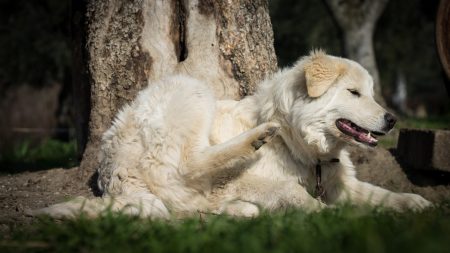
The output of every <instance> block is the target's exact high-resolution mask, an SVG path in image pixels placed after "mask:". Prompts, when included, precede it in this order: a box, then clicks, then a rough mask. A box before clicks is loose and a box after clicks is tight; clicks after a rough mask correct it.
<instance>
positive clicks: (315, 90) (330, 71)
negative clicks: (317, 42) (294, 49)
mask: <svg viewBox="0 0 450 253" xmlns="http://www.w3.org/2000/svg"><path fill="white" fill-rule="evenodd" d="M344 70H345V67H344V66H343V64H342V63H341V62H339V60H338V59H333V58H331V57H330V56H328V55H326V54H325V53H324V52H323V51H320V50H319V51H313V52H312V53H311V55H310V56H309V57H308V58H307V60H306V63H305V65H304V71H305V79H306V89H307V91H308V95H309V96H310V97H313V98H315V97H320V96H321V95H322V94H323V93H325V92H326V91H327V90H328V88H330V86H331V85H332V84H333V83H334V82H335V81H336V80H337V79H338V77H339V76H340V75H341V74H342V73H343V72H344Z"/></svg>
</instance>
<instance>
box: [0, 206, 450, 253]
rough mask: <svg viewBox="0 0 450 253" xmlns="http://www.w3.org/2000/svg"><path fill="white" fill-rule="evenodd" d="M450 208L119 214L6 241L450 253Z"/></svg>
mask: <svg viewBox="0 0 450 253" xmlns="http://www.w3.org/2000/svg"><path fill="white" fill-rule="evenodd" d="M449 207H450V206H449V205H448V204H447V205H445V206H443V207H439V208H436V209H433V210H429V211H426V212H423V213H403V214H399V213H394V212H389V211H380V210H374V209H366V208H352V207H348V206H344V207H340V208H336V209H330V210H325V211H322V212H319V213H313V214H306V213H304V212H302V211H298V210H291V211H287V212H280V213H276V214H272V215H269V214H263V215H262V216H260V217H258V218H254V219H233V218H230V217H225V216H208V217H207V218H206V219H200V218H190V219H186V220H182V221H171V222H163V221H150V220H140V219H138V218H133V217H127V216H123V215H117V214H107V215H105V216H103V217H101V218H97V219H93V220H91V219H87V218H84V217H80V218H78V219H76V220H66V221H63V222H55V221H51V220H49V219H42V220H40V221H39V222H37V223H36V224H33V225H32V226H29V227H23V228H21V229H20V230H16V231H14V232H13V233H12V235H10V236H9V238H8V239H3V240H2V241H0V251H1V252H25V251H26V252H154V253H158V252H168V253H176V252H208V253H209V252H214V253H220V252H248V253H251V252H308V253H314V252H397V253H398V252H408V253H414V252H448V250H449V249H450V211H449V210H450V209H449Z"/></svg>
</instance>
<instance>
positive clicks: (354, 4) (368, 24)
mask: <svg viewBox="0 0 450 253" xmlns="http://www.w3.org/2000/svg"><path fill="white" fill-rule="evenodd" d="M325 1H326V3H327V4H328V6H329V8H330V10H331V12H332V13H333V16H334V18H335V20H336V22H337V24H338V25H339V27H340V28H341V31H342V37H343V42H344V49H345V54H346V56H347V57H349V58H350V59H353V60H355V61H357V62H359V63H360V64H361V65H362V66H364V67H365V68H366V69H367V70H368V71H369V73H370V74H371V75H372V77H373V81H374V89H375V99H376V100H377V101H379V102H381V103H384V99H383V97H382V94H381V87H380V76H379V74H378V68H377V64H376V60H375V52H374V47H373V34H374V31H375V27H376V23H377V21H378V18H379V17H380V16H381V14H382V13H383V10H384V8H385V6H386V4H387V2H388V1H389V0H376V1H370V0H363V1H361V0H325Z"/></svg>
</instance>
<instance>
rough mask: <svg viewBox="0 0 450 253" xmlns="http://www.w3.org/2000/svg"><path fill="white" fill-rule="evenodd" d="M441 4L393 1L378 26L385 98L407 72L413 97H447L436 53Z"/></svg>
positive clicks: (429, 0) (377, 50) (433, 0)
mask: <svg viewBox="0 0 450 253" xmlns="http://www.w3.org/2000/svg"><path fill="white" fill-rule="evenodd" d="M438 4H439V0H410V1H405V0H391V1H390V2H389V4H388V5H387V7H386V10H385V11H384V13H383V15H382V16H381V18H380V20H379V22H378V26H377V27H378V29H377V30H376V33H375V43H374V46H375V54H376V56H377V62H378V66H379V69H380V75H381V78H382V81H383V82H382V84H383V87H384V94H389V93H390V92H392V91H393V89H394V87H393V84H395V82H396V79H397V77H398V74H399V73H400V72H403V74H404V76H405V78H406V82H407V85H408V92H410V93H411V94H413V95H420V96H422V97H423V96H424V95H432V96H444V97H445V96H446V91H445V86H444V83H443V78H444V76H443V72H442V69H441V65H440V62H439V57H438V54H437V51H436V41H435V19H436V13H437V7H438Z"/></svg>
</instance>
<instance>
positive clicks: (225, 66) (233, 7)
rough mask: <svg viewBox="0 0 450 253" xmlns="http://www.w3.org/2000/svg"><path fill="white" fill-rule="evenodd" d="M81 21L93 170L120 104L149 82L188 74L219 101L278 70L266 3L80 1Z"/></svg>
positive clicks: (77, 19)
mask: <svg viewBox="0 0 450 253" xmlns="http://www.w3.org/2000/svg"><path fill="white" fill-rule="evenodd" d="M73 22H74V24H73V27H74V28H75V29H74V30H73V35H74V42H75V43H74V53H75V59H74V62H75V71H74V90H75V99H77V101H76V104H77V105H79V106H80V107H79V108H80V109H81V110H80V111H79V114H78V115H79V116H78V117H77V118H78V119H79V120H80V121H81V122H78V124H77V126H78V128H80V130H82V129H83V128H84V127H85V125H86V123H87V121H86V119H87V117H88V116H89V123H88V126H89V131H88V132H84V131H78V132H79V133H80V134H79V136H78V140H79V143H81V146H80V150H84V155H83V158H82V162H81V167H82V171H84V172H86V173H84V174H85V175H90V174H91V172H93V171H94V170H95V169H96V167H97V153H98V150H99V144H100V140H101V135H102V134H103V132H104V131H105V130H106V129H108V128H109V126H110V124H111V121H112V119H113V117H114V115H115V114H116V112H117V111H118V109H120V107H122V106H123V105H124V104H125V103H127V102H129V101H130V100H132V99H133V98H134V97H135V95H136V93H137V92H138V91H139V90H141V89H142V88H144V87H145V86H147V83H148V82H149V81H151V80H156V79H159V78H161V77H163V76H165V75H171V74H177V73H180V74H188V75H190V76H194V77H197V78H199V79H202V80H205V81H206V82H207V83H208V84H209V85H210V86H211V88H212V89H213V90H214V92H215V95H216V96H217V98H233V99H239V98H241V97H243V96H245V95H247V94H251V93H252V92H253V91H254V89H255V85H256V84H257V83H258V82H259V81H260V80H261V79H263V78H264V77H265V76H266V75H267V74H268V73H271V72H273V71H274V70H275V69H276V67H277V62H276V56H275V52H274V48H273V32H272V25H271V23H270V17H269V13H268V4H267V1H266V0H256V1H255V0H238V1H232V2H230V1H222V0H171V1H166V0H152V1H150V0H134V1H115V0H102V1H94V0H92V1H84V2H80V1H76V0H74V1H73ZM205 70H206V71H205ZM80 73H84V75H83V76H80ZM85 94H90V96H85ZM85 98H88V99H89V98H90V101H89V100H88V99H85ZM180 113H182V112H180ZM86 141H87V143H86ZM85 143H86V146H85V149H84V144H85Z"/></svg>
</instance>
